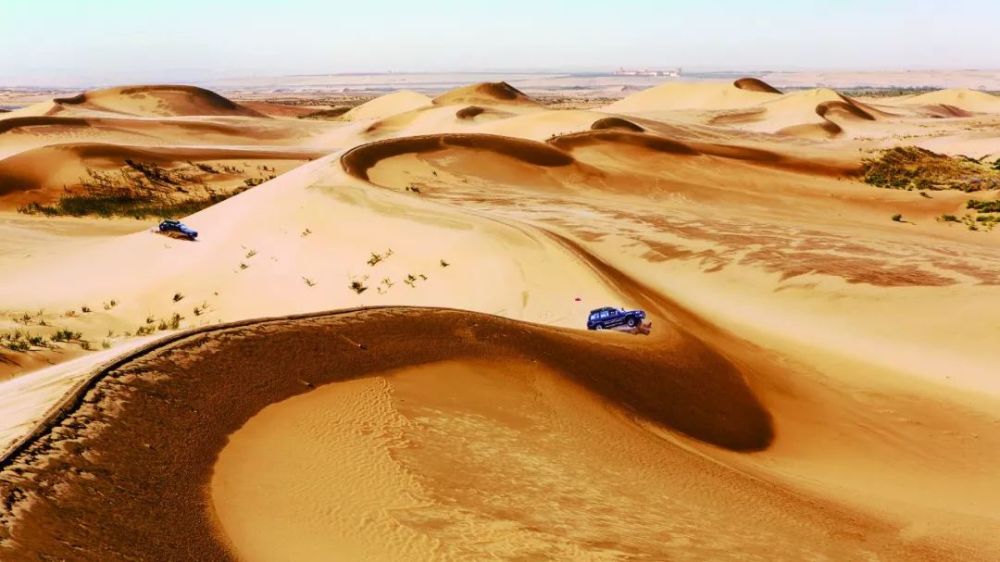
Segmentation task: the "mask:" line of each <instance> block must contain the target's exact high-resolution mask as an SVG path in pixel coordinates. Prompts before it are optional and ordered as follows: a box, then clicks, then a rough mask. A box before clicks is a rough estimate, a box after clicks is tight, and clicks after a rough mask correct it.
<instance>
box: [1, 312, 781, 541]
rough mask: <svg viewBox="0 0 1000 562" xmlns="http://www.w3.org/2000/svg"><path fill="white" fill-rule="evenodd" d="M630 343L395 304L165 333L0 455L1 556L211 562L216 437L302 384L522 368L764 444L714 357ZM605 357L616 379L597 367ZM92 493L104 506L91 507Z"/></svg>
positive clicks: (684, 346) (742, 445)
mask: <svg viewBox="0 0 1000 562" xmlns="http://www.w3.org/2000/svg"><path fill="white" fill-rule="evenodd" d="M625 342H628V343H625ZM631 343H632V342H631V341H630V340H627V339H625V340H623V339H619V338H617V337H615V336H611V337H610V338H605V339H598V338H594V337H593V336H590V335H583V334H580V333H578V332H567V331H565V330H559V329H552V328H546V327H542V326H537V325H530V324H525V323H518V322H514V321H510V320H503V319H500V318H497V317H492V316H487V315H482V314H474V313H467V312H460V311H453V310H438V309H400V308H386V309H365V310H349V311H343V312H337V313H325V314H314V315H302V316H296V317H289V318H281V319H269V320H261V321H248V322H240V323H235V324H229V325H224V326H217V327H211V328H206V329H202V330H195V331H191V332H186V333H181V334H178V335H175V336H173V337H170V338H167V339H166V340H164V341H161V342H157V343H156V344H152V345H150V346H147V347H145V348H142V349H140V350H138V351H136V352H133V353H131V354H129V355H127V356H125V357H122V358H120V359H118V360H116V361H114V362H112V363H111V364H109V365H106V366H104V367H103V368H101V369H99V370H97V371H95V372H94V373H93V374H92V376H90V377H87V378H86V379H85V380H84V381H83V382H81V383H80V385H79V386H78V387H77V388H75V389H74V391H73V392H71V393H70V394H69V395H68V396H67V397H66V398H65V399H64V400H63V401H62V402H61V403H60V404H59V405H58V406H57V407H56V408H54V409H53V410H52V412H51V413H50V414H49V415H48V416H47V417H46V419H45V420H44V422H43V423H42V424H40V426H39V428H38V429H36V431H34V432H33V433H32V434H31V435H30V436H28V437H26V438H25V439H22V440H21V441H20V442H18V443H17V444H16V445H15V446H14V447H12V448H11V449H10V450H8V451H7V452H6V453H5V455H4V456H3V458H2V459H0V496H2V497H4V498H7V501H6V502H5V503H4V504H3V505H2V506H0V521H2V522H3V526H2V530H0V533H2V534H0V554H4V553H9V554H10V556H18V555H19V554H18V553H21V554H24V553H25V552H26V549H30V551H31V552H39V553H47V554H49V555H51V556H53V557H56V558H61V557H66V558H73V559H81V558H80V555H79V553H75V552H71V548H72V547H70V546H67V545H71V544H73V543H77V544H87V545H88V547H89V548H88V552H91V553H94V559H99V558H100V555H99V553H101V552H129V553H132V554H134V555H135V557H137V558H152V559H162V558H164V556H163V554H164V552H165V551H164V550H160V549H162V548H164V546H165V545H169V548H180V549H181V550H179V551H172V552H171V554H170V556H168V557H185V554H188V555H190V556H188V558H191V557H194V558H198V559H206V558H207V559H224V558H225V557H226V550H225V547H224V545H223V544H222V543H221V542H220V541H219V540H217V539H216V537H215V535H214V532H213V525H214V523H213V520H212V514H211V513H208V512H204V511H202V510H197V509H192V508H191V506H195V505H201V504H202V503H203V500H202V499H201V498H202V494H203V493H204V485H205V484H206V483H207V482H208V479H209V478H210V476H211V472H212V465H213V464H214V461H215V458H216V455H217V453H218V452H219V451H220V450H221V449H222V447H223V446H224V444H225V442H226V439H227V436H228V435H229V434H230V433H232V432H233V431H235V430H236V429H238V428H239V427H240V426H242V425H243V424H244V423H245V422H246V420H247V419H249V418H250V417H251V416H253V415H254V414H256V413H257V412H258V411H259V410H260V409H261V408H263V407H264V406H266V405H267V404H271V403H274V402H278V401H280V400H283V399H286V398H289V397H291V396H294V395H297V394H301V393H304V392H307V391H309V390H310V389H311V388H313V387H314V386H317V385H320V384H324V383H327V382H333V381H336V380H346V379H350V378H355V377H361V376H365V375H367V374H371V373H377V372H381V371H385V370H388V369H393V368H399V367H404V366H408V365H414V364H421V363H426V362H430V361H440V360H447V359H451V358H461V357H467V356H479V357H490V358H495V359H503V358H508V357H509V358H517V357H521V358H524V359H527V358H531V359H533V360H537V361H539V362H540V363H542V364H544V365H548V366H549V367H551V368H554V369H557V370H559V371H560V372H561V373H562V374H563V375H564V376H565V377H567V380H569V381H573V382H574V383H575V384H578V385H581V386H582V387H583V388H586V389H588V390H589V391H590V392H594V393H596V394H597V395H599V396H602V397H603V399H604V400H607V401H609V403H610V404H614V405H616V406H617V407H620V408H624V409H625V410H626V411H631V412H633V413H634V415H637V416H640V417H642V418H645V419H648V420H650V421H651V422H653V423H656V424H658V425H664V426H666V427H673V428H674V429H675V430H680V431H682V432H688V433H689V434H691V435H693V436H696V437H697V438H699V439H704V440H707V441H709V442H714V443H717V444H719V445H720V446H723V447H727V448H732V449H734V450H754V449H759V448H762V447H766V446H767V444H768V443H769V442H770V439H771V435H772V430H771V427H770V417H769V415H768V414H767V412H766V411H765V410H764V409H763V407H762V406H761V405H760V404H759V402H758V401H757V399H756V398H755V397H754V395H753V393H752V392H751V391H750V390H749V388H748V387H747V386H746V383H745V382H744V381H743V379H742V377H741V376H740V375H739V373H738V372H737V371H736V370H735V369H734V368H733V367H732V366H730V365H729V364H728V362H727V361H726V360H725V359H722V358H721V357H720V356H718V355H716V354H714V353H713V352H711V351H709V350H708V349H706V348H704V347H702V346H700V345H698V344H697V342H696V340H690V339H688V338H680V339H679V340H678V341H676V342H671V344H670V345H660V346H657V347H656V348H655V349H647V350H645V351H643V350H642V348H641V346H640V347H636V346H635V345H629V344H631ZM304 358H309V360H307V361H306V360H304ZM607 361H612V362H614V363H615V364H616V365H618V366H619V367H620V368H621V369H622V370H624V371H627V372H629V373H630V374H631V376H630V377H628V378H622V377H620V376H619V375H618V371H608V370H607V369H605V368H604V365H605V364H606V362H607ZM274 366H280V368H278V369H275V368H274ZM709 397H725V398H724V399H720V400H716V399H709ZM228 398H232V400H228ZM94 494H98V495H100V496H101V497H102V498H103V500H102V501H101V502H93V501H92V499H91V498H93V497H94ZM111 513H114V514H115V516H114V517H110V516H109V515H110V514H111ZM95 522H96V523H95ZM125 522H127V523H125ZM179 545H183V546H179ZM206 553H207V554H208V555H207V556H206ZM196 554H197V555H196ZM3 558H4V559H7V555H6V554H4V556H3ZM84 559H85V558H84Z"/></svg>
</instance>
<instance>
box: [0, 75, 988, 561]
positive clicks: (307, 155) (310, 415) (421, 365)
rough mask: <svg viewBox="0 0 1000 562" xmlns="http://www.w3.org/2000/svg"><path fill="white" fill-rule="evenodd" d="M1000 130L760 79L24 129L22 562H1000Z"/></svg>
mask: <svg viewBox="0 0 1000 562" xmlns="http://www.w3.org/2000/svg"><path fill="white" fill-rule="evenodd" d="M310 116H311V117H310ZM998 125H1000V106H998V99H997V98H996V97H995V96H992V95H990V94H986V93H983V92H974V91H968V90H946V91H940V92H932V93H929V94H920V95H915V96H904V97H899V98H871V99H860V98H853V97H850V96H845V95H842V94H841V93H838V92H836V91H834V90H830V89H824V88H817V89H810V90H789V91H781V90H779V89H777V88H773V87H771V86H770V85H769V84H767V83H765V82H763V81H761V80H759V79H750V78H747V79H741V80H737V81H735V82H725V83H723V82H719V83H707V82H706V83H682V82H670V83H666V84H663V85H661V86H656V87H653V88H650V89H648V90H644V91H640V92H637V93H634V94H632V95H629V96H627V97H625V98H624V99H622V100H620V101H616V102H614V103H611V104H609V105H606V106H603V107H597V108H594V109H589V110H582V109H551V108H548V107H546V106H545V105H544V104H543V103H540V102H539V101H537V100H534V99H532V98H531V97H530V96H528V95H527V94H525V93H524V92H522V91H520V90H518V89H517V88H514V87H512V86H510V85H509V84H506V83H503V82H497V83H482V84H473V85H470V86H467V87H462V88H458V89H456V90H453V91H449V92H445V93H442V94H440V95H437V96H435V97H430V96H425V95H423V94H419V93H415V92H409V91H400V92H396V93H393V94H389V95H386V96H384V97H381V98H376V99H374V100H371V101H368V102H367V103H364V104H361V105H357V106H356V107H353V108H351V109H348V108H339V107H326V108H324V107H322V106H317V107H299V106H283V105H278V104H273V103H269V102H263V101H253V102H241V101H238V100H237V101H233V100H230V99H227V98H226V97H224V96H221V95H219V94H216V93H214V92H210V91H208V90H203V89H200V88H194V87H188V86H127V87H120V88H110V89H106V90H99V91H92V92H84V93H82V94H80V95H76V96H67V97H61V98H58V99H55V100H52V101H49V102H42V103H39V104H37V105H35V106H30V107H26V108H22V109H18V110H15V111H11V112H9V113H4V114H2V116H0V270H2V271H4V275H3V276H0V312H2V315H0V375H2V376H3V377H5V378H6V379H9V380H5V381H3V382H0V412H2V416H0V451H3V452H2V453H0V522H2V524H0V559H2V560H5V561H6V560H38V559H66V560H101V561H104V560H119V559H121V560H231V559H243V560H290V559H291V560H330V559H340V558H343V559H379V560H381V559H386V560H426V559H442V560H481V559H486V558H499V559H584V560H587V559H594V560H605V559H607V560H628V559H651V560H664V559H667V560H705V559H712V560H726V559H732V560H745V559H762V560H803V559H831V560H844V559H850V560H855V559H873V560H992V559H994V558H995V553H996V552H998V551H1000V542H998V539H997V538H996V533H995V529H996V528H997V527H998V526H1000V508H998V506H1000V485H998V480H997V478H996V466H998V464H1000V462H998V461H1000V452H998V451H1000V415H998V413H997V412H1000V379H998V378H997V376H996V374H997V369H996V365H997V364H998V363H1000V361H998V360H1000V355H998V352H997V350H996V345H995V344H996V342H997V341H1000V325H998V324H997V322H996V321H995V319H996V318H997V317H1000V294H998V285H1000V274H998V273H997V271H1000V257H998V256H1000V252H998V251H997V250H998V246H1000V242H998V240H1000V238H998V236H1000V234H998V233H996V232H992V228H993V226H994V225H995V223H996V222H1000V220H995V219H1000V203H998V194H997V192H996V191H995V190H993V189H992V188H991V187H990V186H992V185H993V184H992V183H990V181H992V180H991V178H993V177H994V175H995V174H996V173H998V172H1000V170H997V169H995V168H994V166H996V165H995V162H996V160H997V159H998V158H1000V136H998V135H996V133H995V131H996V130H997V126H998ZM894 147H902V148H897V150H895V151H888V152H887V149H892V148H894ZM914 147H915V148H914ZM899 154H902V155H916V156H913V158H910V159H905V158H902V157H901V156H898V155H899ZM927 162H932V163H933V164H934V167H933V173H934V176H935V177H934V179H933V181H932V182H931V183H932V184H933V185H931V184H928V183H927V182H926V181H919V180H921V179H925V180H926V179H927V178H923V177H922V176H921V175H920V174H921V172H920V170H921V169H923V170H925V171H927V173H930V170H931V168H927V167H926V166H928V165H929V164H927ZM920 166H924V168H920ZM914 170H916V172H914ZM955 170H959V171H962V174H958V175H961V176H962V177H958V175H956V174H955V173H952V172H953V171H955ZM966 172H967V173H966ZM949 174H950V175H949ZM970 174H972V175H976V176H977V178H980V179H979V180H977V179H976V178H972V177H965V176H968V175H970ZM924 175H927V174H924ZM952 176H954V177H952ZM983 178H985V179H983ZM987 180H990V181H987ZM928 181H930V180H928ZM928 186H929V187H928ZM970 200H973V202H972V203H970ZM994 208H995V209H994ZM160 213H171V214H173V215H176V216H177V218H181V219H182V220H183V221H184V222H185V223H186V224H188V225H190V226H191V227H193V228H195V229H196V230H198V231H199V233H200V234H199V237H198V240H197V241H196V242H192V241H188V240H183V239H178V238H171V237H167V236H161V235H158V234H156V233H155V232H153V229H154V227H155V225H156V223H157V222H158V220H159V218H160V216H159V214H160ZM104 215H110V217H105V216H104ZM137 216H138V217H140V218H135V217H137ZM608 305H611V306H622V307H628V308H642V309H644V310H645V311H646V312H647V314H648V317H647V319H648V320H649V321H651V323H652V330H651V333H650V334H649V335H641V336H637V335H630V334H624V333H609V332H594V333H588V332H586V331H585V330H583V328H584V326H585V320H586V315H587V313H588V311H589V310H590V309H592V308H597V307H600V306H608Z"/></svg>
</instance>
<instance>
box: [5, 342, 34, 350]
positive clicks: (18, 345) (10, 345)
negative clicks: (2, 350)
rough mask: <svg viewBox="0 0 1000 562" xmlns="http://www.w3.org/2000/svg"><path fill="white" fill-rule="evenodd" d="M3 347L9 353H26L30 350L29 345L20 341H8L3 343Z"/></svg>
mask: <svg viewBox="0 0 1000 562" xmlns="http://www.w3.org/2000/svg"><path fill="white" fill-rule="evenodd" d="M3 345H4V347H6V348H7V349H9V350H11V351H28V350H29V349H31V344H29V343H28V342H26V341H25V340H22V339H17V340H9V341H6V342H4V344H3Z"/></svg>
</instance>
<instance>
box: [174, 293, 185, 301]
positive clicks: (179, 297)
mask: <svg viewBox="0 0 1000 562" xmlns="http://www.w3.org/2000/svg"><path fill="white" fill-rule="evenodd" d="M173 299H174V302H181V300H183V299H184V295H183V294H182V293H174V296H173Z"/></svg>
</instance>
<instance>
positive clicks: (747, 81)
mask: <svg viewBox="0 0 1000 562" xmlns="http://www.w3.org/2000/svg"><path fill="white" fill-rule="evenodd" d="M733 86H736V87H737V88H739V89H741V90H749V91H751V92H766V93H769V94H780V93H781V90H779V89H777V88H775V87H774V86H772V85H770V84H768V83H767V82H764V81H763V80H761V79H759V78H740V79H738V80H736V81H735V82H733Z"/></svg>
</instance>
